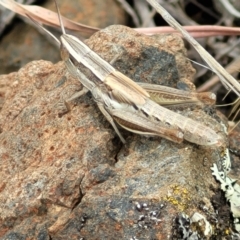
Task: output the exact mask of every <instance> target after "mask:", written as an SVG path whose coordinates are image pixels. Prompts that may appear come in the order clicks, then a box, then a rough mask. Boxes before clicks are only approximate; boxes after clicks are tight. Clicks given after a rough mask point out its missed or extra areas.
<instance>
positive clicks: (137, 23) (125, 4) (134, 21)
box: [117, 0, 141, 27]
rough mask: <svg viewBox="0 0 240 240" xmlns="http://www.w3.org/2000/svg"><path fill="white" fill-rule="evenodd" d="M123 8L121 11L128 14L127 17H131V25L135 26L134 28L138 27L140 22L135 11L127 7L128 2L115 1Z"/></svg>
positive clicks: (123, 0)
mask: <svg viewBox="0 0 240 240" xmlns="http://www.w3.org/2000/svg"><path fill="white" fill-rule="evenodd" d="M117 1H118V2H119V3H120V4H121V5H122V7H123V9H124V10H125V11H126V12H127V13H128V14H129V16H131V17H132V20H133V23H134V24H135V26H136V27H140V25H141V24H140V21H139V19H138V16H137V14H136V13H135V11H134V10H133V9H132V7H131V6H130V5H129V3H128V2H126V1H125V0H117Z"/></svg>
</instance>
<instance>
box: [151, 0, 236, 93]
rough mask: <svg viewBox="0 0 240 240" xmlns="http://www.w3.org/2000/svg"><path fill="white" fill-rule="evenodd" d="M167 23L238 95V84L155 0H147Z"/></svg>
mask: <svg viewBox="0 0 240 240" xmlns="http://www.w3.org/2000/svg"><path fill="white" fill-rule="evenodd" d="M147 2H148V3H149V4H150V5H151V6H152V7H154V8H155V9H156V10H157V12H158V13H159V14H161V16H162V17H163V18H164V20H165V21H166V22H168V24H170V25H171V26H172V27H173V28H175V29H176V30H178V31H179V32H181V34H182V35H183V36H184V38H185V39H186V40H187V41H188V42H189V43H190V44H191V45H192V46H193V47H194V48H195V49H196V51H197V52H198V53H199V54H200V56H201V57H202V58H203V59H204V61H205V62H206V63H207V64H208V66H209V67H210V68H211V70H212V71H213V72H214V73H216V74H217V76H218V77H219V78H220V80H221V82H222V84H223V85H224V86H225V87H226V88H227V89H231V90H233V91H234V92H235V93H236V94H237V95H238V96H239V97H240V84H239V82H238V81H237V80H236V79H235V78H234V77H232V76H231V75H230V74H229V73H228V72H227V71H226V70H225V69H224V68H223V67H222V66H221V65H220V64H219V63H218V62H217V61H216V60H215V59H214V58H213V57H212V56H211V55H210V54H209V53H208V52H207V51H206V50H205V49H204V48H203V47H202V46H201V45H200V44H199V43H198V42H197V41H196V40H195V39H194V38H193V37H192V36H190V35H189V33H188V32H187V31H186V30H185V29H184V28H183V27H182V26H181V25H180V24H179V23H178V22H177V21H176V20H175V19H174V18H173V17H172V16H171V15H170V14H169V13H168V12H167V11H166V10H165V9H164V8H163V7H162V6H161V5H160V4H159V3H157V1H156V0H147Z"/></svg>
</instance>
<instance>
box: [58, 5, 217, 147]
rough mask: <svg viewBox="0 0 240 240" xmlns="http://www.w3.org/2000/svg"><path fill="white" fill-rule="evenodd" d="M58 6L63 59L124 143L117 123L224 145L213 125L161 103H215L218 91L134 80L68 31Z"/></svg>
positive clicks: (143, 131)
mask: <svg viewBox="0 0 240 240" xmlns="http://www.w3.org/2000/svg"><path fill="white" fill-rule="evenodd" d="M56 7H57V10H58V16H59V22H60V25H61V28H62V33H63V34H62V36H61V37H60V42H61V46H60V51H61V57H62V60H63V61H64V62H65V64H66V66H67V68H68V70H69V72H70V73H71V74H72V75H73V76H75V77H77V78H78V79H79V80H80V82H81V83H82V84H83V86H84V89H83V90H82V91H81V92H80V93H79V94H78V96H80V95H82V94H84V93H86V92H87V91H88V90H89V91H91V93H92V95H93V98H94V100H95V102H96V103H97V105H98V107H99V109H100V111H101V112H102V113H103V114H104V116H105V117H106V118H107V120H108V121H109V122H110V123H111V125H112V127H113V128H114V130H115V131H116V133H117V134H118V136H119V137H120V139H121V141H122V142H123V143H125V139H124V138H123V137H122V135H121V133H120V132H119V130H118V128H117V126H116V124H115V122H117V123H118V124H119V125H120V126H122V127H123V128H125V129H127V130H128V131H131V132H134V133H138V134H143V135H155V136H160V137H163V138H166V139H169V140H171V141H174V142H177V143H180V142H182V141H183V139H185V140H188V141H190V142H193V143H196V144H199V145H219V144H221V142H222V139H221V137H220V136H219V135H218V134H217V133H216V132H215V131H214V130H212V129H211V128H209V127H207V126H205V125H203V124H201V123H199V122H196V121H194V120H192V119H190V118H187V117H184V116H182V115H180V114H177V113H175V112H173V111H171V110H169V109H167V108H165V107H162V106H160V105H159V104H158V103H161V102H162V98H163V99H164V102H165V103H166V104H172V103H173V102H175V103H181V104H185V103H186V104H188V103H198V102H200V100H199V97H200V98H201V97H203V100H204V99H207V101H208V100H209V101H212V102H214V100H215V95H214V94H209V93H205V94H203V95H201V94H197V93H189V92H186V91H181V90H176V89H172V88H168V87H161V86H158V85H151V84H145V83H139V84H137V83H135V82H133V81H132V80H131V79H129V78H128V77H127V76H125V75H124V74H122V73H120V72H119V71H117V70H115V69H114V68H113V67H112V66H111V65H110V64H109V63H107V62H106V61H105V60H103V59H102V58H101V57H100V56H99V55H97V54H96V53H95V52H94V51H92V50H91V49H90V48H89V47H88V46H87V45H85V44H84V43H83V42H82V41H80V40H79V39H78V38H76V37H74V36H72V35H68V34H66V33H65V29H64V27H63V23H62V19H61V17H60V13H59V9H58V6H57V4H56ZM74 63H81V64H83V65H84V66H85V67H86V68H88V69H90V70H91V72H92V73H93V74H94V75H95V76H96V77H97V79H98V80H97V81H96V82H93V81H91V80H89V79H88V78H87V77H86V76H85V75H84V74H83V73H81V72H80V70H79V69H78V67H77V66H75V64H74ZM153 100H154V101H153ZM155 101H156V102H155Z"/></svg>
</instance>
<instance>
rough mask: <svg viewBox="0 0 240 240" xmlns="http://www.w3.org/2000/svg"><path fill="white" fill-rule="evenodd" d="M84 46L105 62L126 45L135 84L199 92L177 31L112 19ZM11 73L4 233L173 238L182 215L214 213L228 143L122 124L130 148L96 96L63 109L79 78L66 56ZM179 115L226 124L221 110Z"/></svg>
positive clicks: (126, 66) (0, 233)
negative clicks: (159, 31) (159, 134)
mask: <svg viewBox="0 0 240 240" xmlns="http://www.w3.org/2000/svg"><path fill="white" fill-rule="evenodd" d="M87 43H88V44H89V46H90V47H91V48H93V49H94V50H95V51H96V52H98V53H99V54H100V55H101V56H102V57H103V58H104V59H106V60H107V61H110V60H111V59H113V57H114V56H115V55H116V53H117V52H123V54H122V55H121V56H120V57H119V59H118V60H117V61H116V62H115V64H114V66H115V67H116V68H117V69H118V70H120V71H121V72H123V73H124V74H126V75H128V76H129V77H131V78H132V79H134V80H135V81H145V82H153V83H160V84H165V85H169V86H173V87H176V86H177V85H178V83H179V82H184V83H185V85H186V86H189V88H190V89H193V85H192V84H191V83H190V80H191V78H192V76H193V75H194V70H193V69H192V67H191V65H190V63H189V61H187V60H186V59H185V57H184V53H185V50H184V47H183V42H182V40H181V39H180V38H179V37H176V36H173V35H162V36H158V37H153V38H151V37H147V36H142V35H140V34H138V33H136V32H134V31H133V30H131V29H129V28H125V27H122V26H112V27H109V28H107V29H105V30H103V31H101V32H98V33H96V34H95V35H94V36H92V38H91V39H89V41H88V42H87ZM86 74H87V75H88V77H90V78H92V77H93V76H92V75H91V74H89V73H88V72H86ZM1 78H4V79H6V76H2V77H1ZM1 78H0V81H1ZM9 79H10V81H12V88H11V90H10V91H8V93H7V94H6V95H7V96H6V99H5V103H4V105H3V108H2V111H1V115H0V127H1V134H0V159H1V165H0V172H1V174H0V183H1V185H0V191H1V192H0V237H2V238H3V239H13V238H14V239H50V238H51V239H58V240H59V239H80V238H84V239H131V238H133V237H136V238H137V239H167V238H168V237H169V236H172V235H173V233H174V231H175V230H174V226H173V219H174V218H175V217H176V216H177V215H178V214H179V212H182V211H184V212H186V213H187V214H189V215H192V214H193V213H194V212H196V211H197V212H200V213H202V214H203V215H205V216H206V218H208V215H207V214H206V213H204V212H203V211H202V208H200V207H199V205H200V203H201V204H203V205H206V206H208V210H209V211H213V207H212V205H211V201H210V200H211V197H212V195H213V192H212V190H211V189H210V185H214V186H215V187H216V188H217V186H218V185H217V184H216V183H215V180H214V178H213V177H212V175H211V170H210V167H211V166H212V164H213V163H214V162H218V161H219V156H220V151H221V149H218V148H209V147H198V146H196V145H194V144H191V143H188V142H184V143H182V144H175V143H172V142H170V141H167V140H164V139H161V138H145V137H141V136H137V135H134V134H130V133H128V132H126V131H123V130H122V129H121V132H122V133H123V134H124V136H125V138H126V139H127V144H126V145H125V146H123V145H122V144H121V142H120V140H119V139H118V137H117V136H116V134H115V133H114V131H113V129H112V128H111V126H110V125H109V124H108V122H107V121H106V120H105V119H104V117H103V116H102V115H101V114H100V112H99V110H98V109H97V107H96V104H95V103H94V102H93V100H92V98H91V95H90V94H87V95H86V96H83V97H82V98H80V99H78V100H77V101H75V102H71V103H70V105H69V107H70V111H69V112H67V111H66V110H67V109H66V107H65V106H64V104H63V101H64V100H66V99H68V98H69V97H70V96H71V95H72V94H74V93H75V92H76V91H79V90H80V89H81V84H80V83H79V82H78V81H77V80H76V79H73V78H72V77H70V75H69V74H68V73H67V72H66V69H65V67H64V64H63V63H62V62H60V63H58V64H56V65H53V64H52V63H50V62H45V61H35V62H31V63H30V64H28V65H27V66H26V67H24V68H22V69H21V70H20V71H19V72H17V73H13V74H11V75H9ZM186 79H188V81H186ZM182 114H185V115H187V116H190V117H193V118H195V119H198V120H199V119H200V120H201V122H205V123H208V125H209V126H211V127H212V128H214V129H215V130H216V131H219V132H220V131H222V127H221V125H220V124H219V123H218V121H217V120H215V119H214V118H213V116H215V115H214V114H212V115H213V116H209V115H207V114H206V113H205V112H204V111H202V110H200V109H196V110H195V111H194V112H192V111H191V110H190V109H185V110H184V111H183V112H182ZM199 231H200V232H199V234H200V235H201V236H203V232H202V231H201V230H199Z"/></svg>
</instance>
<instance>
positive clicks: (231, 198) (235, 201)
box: [211, 164, 240, 232]
mask: <svg viewBox="0 0 240 240" xmlns="http://www.w3.org/2000/svg"><path fill="white" fill-rule="evenodd" d="M211 170H212V175H213V176H215V178H216V179H217V181H219V182H220V183H221V190H222V191H224V192H225V197H226V199H227V201H228V202H229V203H230V208H231V212H232V215H233V218H234V225H235V229H236V230H237V231H238V232H240V221H239V219H240V186H239V185H238V184H237V180H235V179H232V178H230V177H228V176H227V174H226V172H223V171H219V170H218V168H217V165H216V164H214V165H213V167H212V168H211Z"/></svg>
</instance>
